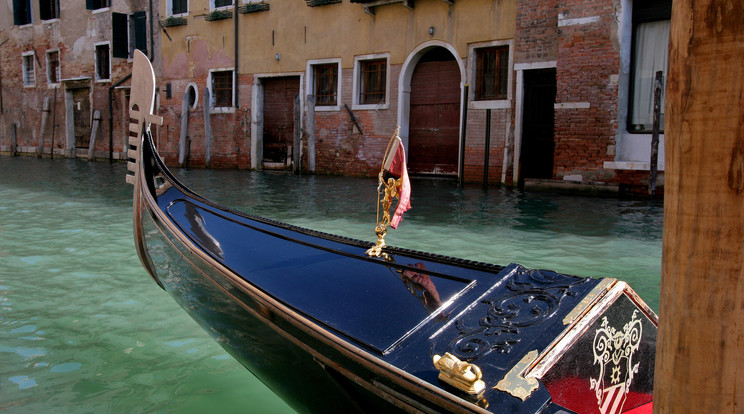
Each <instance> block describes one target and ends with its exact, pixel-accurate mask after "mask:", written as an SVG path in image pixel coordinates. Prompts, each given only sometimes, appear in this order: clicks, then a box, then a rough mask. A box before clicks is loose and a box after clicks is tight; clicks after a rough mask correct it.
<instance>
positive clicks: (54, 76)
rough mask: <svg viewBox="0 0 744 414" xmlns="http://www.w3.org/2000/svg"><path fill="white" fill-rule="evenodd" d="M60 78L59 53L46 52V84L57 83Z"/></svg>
mask: <svg viewBox="0 0 744 414" xmlns="http://www.w3.org/2000/svg"><path fill="white" fill-rule="evenodd" d="M60 78H61V76H60V67H59V52H58V51H52V52H47V83H49V84H55V83H59V80H60Z"/></svg>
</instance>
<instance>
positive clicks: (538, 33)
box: [514, 0, 558, 63]
mask: <svg viewBox="0 0 744 414" xmlns="http://www.w3.org/2000/svg"><path fill="white" fill-rule="evenodd" d="M556 3H557V2H556V0H523V1H518V2H517V22H516V34H515V39H514V48H515V50H514V61H515V62H516V63H531V62H546V61H553V60H556V58H557V56H558V10H557V4H556Z"/></svg>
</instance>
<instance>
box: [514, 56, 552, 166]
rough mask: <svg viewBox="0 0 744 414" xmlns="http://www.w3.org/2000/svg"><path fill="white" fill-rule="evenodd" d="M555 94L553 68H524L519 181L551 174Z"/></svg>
mask: <svg viewBox="0 0 744 414" xmlns="http://www.w3.org/2000/svg"><path fill="white" fill-rule="evenodd" d="M555 94H556V80H555V69H554V68H551V69H540V70H527V71H525V72H524V101H523V110H522V146H521V151H520V157H519V165H520V168H521V174H520V175H519V176H520V181H523V180H524V179H525V178H552V177H553V156H554V152H555V135H554V126H555V116H554V112H555Z"/></svg>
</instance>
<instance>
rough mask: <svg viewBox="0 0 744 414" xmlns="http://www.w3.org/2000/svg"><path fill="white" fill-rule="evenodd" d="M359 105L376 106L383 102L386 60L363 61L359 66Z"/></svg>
mask: <svg viewBox="0 0 744 414" xmlns="http://www.w3.org/2000/svg"><path fill="white" fill-rule="evenodd" d="M360 71H361V73H360V75H361V76H360V82H361V84H360V85H359V86H360V88H359V103H360V104H362V105H366V104H378V103H384V102H385V91H386V86H387V85H386V81H387V60H386V59H376V60H365V61H362V62H361V65H360Z"/></svg>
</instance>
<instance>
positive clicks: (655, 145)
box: [648, 71, 664, 197]
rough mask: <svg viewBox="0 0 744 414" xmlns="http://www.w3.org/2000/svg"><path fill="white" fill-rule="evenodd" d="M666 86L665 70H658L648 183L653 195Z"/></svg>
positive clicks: (654, 192)
mask: <svg viewBox="0 0 744 414" xmlns="http://www.w3.org/2000/svg"><path fill="white" fill-rule="evenodd" d="M663 87H664V72H662V71H658V72H656V79H654V127H653V132H652V134H651V179H650V180H649V184H648V193H649V194H650V195H651V197H653V196H654V195H656V176H657V175H658V170H659V169H658V161H659V130H660V129H661V126H660V125H661V88H663Z"/></svg>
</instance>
